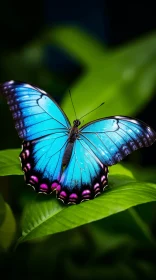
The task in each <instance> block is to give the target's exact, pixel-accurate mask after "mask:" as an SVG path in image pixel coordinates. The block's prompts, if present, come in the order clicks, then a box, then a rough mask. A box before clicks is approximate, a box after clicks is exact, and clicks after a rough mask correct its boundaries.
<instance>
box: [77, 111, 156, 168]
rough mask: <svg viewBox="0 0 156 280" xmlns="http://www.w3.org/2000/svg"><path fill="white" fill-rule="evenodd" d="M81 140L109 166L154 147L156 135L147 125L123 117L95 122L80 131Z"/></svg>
mask: <svg viewBox="0 0 156 280" xmlns="http://www.w3.org/2000/svg"><path fill="white" fill-rule="evenodd" d="M80 135H81V138H82V139H83V140H84V142H85V143H86V144H87V145H89V147H90V149H91V150H92V152H93V153H94V154H95V155H96V156H97V157H98V158H99V160H100V161H101V162H102V163H103V164H105V165H107V166H109V165H113V164H116V163H117V162H119V161H121V160H122V159H123V158H124V157H126V156H127V155H128V154H130V153H132V152H133V151H135V150H137V149H139V148H142V147H148V146H150V145H152V143H153V142H154V141H155V140H156V133H155V132H154V130H153V129H152V128H150V127H149V126H147V125H146V124H145V123H143V122H141V121H138V120H135V119H132V118H128V117H123V116H115V117H109V118H105V119H100V120H97V121H93V122H91V123H89V124H87V125H85V126H83V127H82V128H81V129H80Z"/></svg>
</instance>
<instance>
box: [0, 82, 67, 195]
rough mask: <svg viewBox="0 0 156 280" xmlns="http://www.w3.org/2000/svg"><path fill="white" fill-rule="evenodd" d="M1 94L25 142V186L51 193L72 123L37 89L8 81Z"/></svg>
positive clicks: (21, 155) (23, 148) (2, 85)
mask: <svg viewBox="0 0 156 280" xmlns="http://www.w3.org/2000/svg"><path fill="white" fill-rule="evenodd" d="M0 91H1V92H2V94H3V95H4V96H5V97H6V99H7V103H8V105H9V107H10V110H11V112H12V116H13V119H14V121H15V127H16V129H17V132H18V135H19V137H20V138H21V139H22V140H24V143H23V147H22V152H21V154H20V158H21V162H22V169H23V171H24V172H25V178H26V182H27V183H28V184H30V185H32V186H33V187H34V188H35V189H36V190H37V191H45V192H47V193H49V192H51V191H52V190H53V189H55V188H56V186H57V182H58V181H59V179H60V176H61V168H62V159H63V155H64V151H65V148H66V145H67V142H68V133H69V129H70V123H69V121H68V119H67V117H66V116H65V114H64V113H63V111H62V110H61V109H60V107H59V106H58V105H57V104H56V103H55V101H54V100H52V98H50V96H49V95H48V94H47V93H46V92H45V91H43V90H41V89H39V88H37V87H35V86H32V85H29V84H26V83H21V82H16V81H9V82H6V83H3V84H1V85H0Z"/></svg>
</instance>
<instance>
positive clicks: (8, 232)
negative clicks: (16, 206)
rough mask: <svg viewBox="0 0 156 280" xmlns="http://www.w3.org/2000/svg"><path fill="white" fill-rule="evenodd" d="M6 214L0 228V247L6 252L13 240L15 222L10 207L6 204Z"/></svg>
mask: <svg viewBox="0 0 156 280" xmlns="http://www.w3.org/2000/svg"><path fill="white" fill-rule="evenodd" d="M5 206H6V213H5V218H4V221H3V224H2V225H1V226H0V247H1V249H3V250H5V251H6V250H7V249H8V248H9V247H10V246H11V245H12V242H13V240H14V238H15V233H16V221H15V218H14V215H13V213H12V210H11V208H10V206H9V205H8V204H7V203H6V204H5Z"/></svg>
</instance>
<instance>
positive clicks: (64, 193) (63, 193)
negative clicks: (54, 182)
mask: <svg viewBox="0 0 156 280" xmlns="http://www.w3.org/2000/svg"><path fill="white" fill-rule="evenodd" d="M59 197H61V198H66V197H67V194H66V192H65V191H62V192H60V194H59Z"/></svg>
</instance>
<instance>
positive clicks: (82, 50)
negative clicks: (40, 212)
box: [0, 0, 156, 279]
mask: <svg viewBox="0 0 156 280" xmlns="http://www.w3.org/2000/svg"><path fill="white" fill-rule="evenodd" d="M1 11H2V12H1V17H0V31H1V44H0V82H4V81H6V80H10V79H15V80H22V81H26V82H28V83H33V84H36V85H37V86H39V87H41V88H43V89H44V90H46V91H47V92H49V93H50V94H51V95H52V97H53V98H55V99H56V101H57V102H58V103H59V104H60V105H61V106H62V108H63V109H64V110H65V112H66V113H67V115H68V116H69V119H70V120H71V121H72V120H73V118H74V113H73V109H72V106H71V103H70V100H69V95H68V91H69V89H70V90H71V92H72V97H73V101H74V104H75V107H76V112H77V115H78V117H81V116H82V115H83V114H85V113H87V112H88V111H89V110H91V109H93V108H95V107H96V106H98V105H99V104H101V103H102V102H105V105H104V106H102V107H101V108H100V109H99V110H98V111H96V112H95V114H94V113H93V114H91V115H88V116H87V117H86V118H85V119H84V122H87V121H90V120H92V119H96V118H99V117H105V116H110V115H119V114H121V115H129V116H131V117H137V118H140V119H142V120H143V121H145V122H146V123H148V124H149V125H151V126H152V127H153V128H154V129H155V130H156V123H155V105H156V95H155V93H156V32H155V29H156V23H155V13H154V11H155V9H154V4H152V1H148V2H147V3H146V4H144V5H142V6H140V5H138V6H137V4H136V3H135V4H133V3H132V2H130V1H128V2H127V1H126V2H125V3H124V2H122V1H118V2H116V3H115V1H102V0H98V1H97V0H96V1H95V0H91V1H89V4H88V3H87V1H86V2H84V1H82V0H79V1H74V2H72V1H70V0H67V1H65V2H64V1H61V0H58V1H57V2H55V3H53V1H50V0H46V1H33V2H32V1H29V0H28V1H27V4H26V5H24V6H22V5H21V2H19V1H17V0H16V1H14V2H11V1H9V0H6V1H3V2H2V3H1ZM0 117H1V122H0V129H1V137H0V149H1V150H3V149H15V148H19V147H20V145H21V143H20V140H19V139H18V136H17V133H16V131H15V129H14V125H13V121H12V117H11V115H10V112H9V110H8V106H7V105H6V103H5V100H3V99H2V98H0ZM155 154H156V145H153V146H152V147H150V148H148V149H141V151H140V150H139V151H137V152H135V153H133V154H132V155H130V156H128V157H127V158H126V159H125V160H124V161H123V162H122V164H123V166H125V167H126V168H128V170H129V172H132V173H133V175H134V177H135V178H137V180H138V181H146V182H150V183H156V175H155V170H156V160H155ZM0 167H2V166H0ZM8 168H9V166H8ZM113 168H114V167H112V170H113ZM115 168H116V167H115ZM8 170H9V169H8ZM17 170H18V168H17ZM115 170H117V169H115ZM1 171H2V169H1ZM111 172H113V171H111V168H110V173H111ZM115 172H116V171H115ZM8 174H10V173H9V171H8ZM15 174H18V171H17V173H15ZM126 175H127V174H126ZM0 191H1V195H0V253H1V254H0V261H1V265H0V267H1V275H2V274H3V273H5V278H6V279H12V278H14V277H17V278H18V277H20V278H21V277H22V278H28V277H29V278H30V279H42V277H44V278H46V277H53V278H54V279H55V278H58V277H60V278H61V277H62V278H63V279H73V278H74V279H104V278H105V279H142V278H143V279H155V277H156V269H155V267H156V261H155V254H156V245H155V244H156V243H155V235H156V206H155V202H151V203H145V204H142V205H138V206H135V207H133V208H131V209H129V210H126V211H124V212H120V213H118V214H115V215H112V216H109V217H106V218H104V219H102V220H100V221H96V222H92V223H91V224H87V225H83V226H81V227H78V228H76V229H72V230H69V231H66V232H62V233H57V234H54V235H52V236H46V237H41V238H38V239H35V240H33V241H29V242H26V243H22V244H20V245H19V246H18V247H17V248H16V250H15V243H16V240H17V238H18V237H19V236H20V235H21V217H22V215H23V209H24V206H25V205H26V204H27V203H28V202H29V201H31V199H32V197H34V192H33V191H32V190H30V189H29V188H28V187H25V183H24V182H23V176H9V177H7V176H4V177H0ZM101 207H102V205H101ZM71 209H72V208H71ZM62 223H63V220H62ZM8 267H9V269H8Z"/></svg>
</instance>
